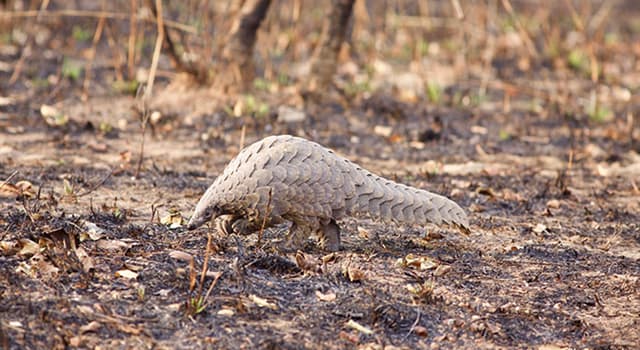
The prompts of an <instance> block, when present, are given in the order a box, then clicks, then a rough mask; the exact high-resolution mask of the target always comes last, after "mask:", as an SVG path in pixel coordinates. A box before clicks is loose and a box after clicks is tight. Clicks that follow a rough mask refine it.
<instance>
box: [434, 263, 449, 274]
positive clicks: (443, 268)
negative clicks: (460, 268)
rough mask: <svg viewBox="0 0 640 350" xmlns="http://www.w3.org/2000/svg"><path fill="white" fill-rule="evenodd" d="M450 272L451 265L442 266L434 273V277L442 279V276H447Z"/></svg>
mask: <svg viewBox="0 0 640 350" xmlns="http://www.w3.org/2000/svg"><path fill="white" fill-rule="evenodd" d="M449 271H451V266H449V265H440V266H438V267H437V268H436V270H435V271H434V272H433V275H434V276H437V277H441V276H444V275H445V274H447V272H449Z"/></svg>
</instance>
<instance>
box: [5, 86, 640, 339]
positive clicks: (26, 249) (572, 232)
mask: <svg viewBox="0 0 640 350" xmlns="http://www.w3.org/2000/svg"><path fill="white" fill-rule="evenodd" d="M369 102H372V100H371V101H369ZM133 103H134V101H133V100H132V99H129V98H124V97H121V98H118V99H116V100H114V99H108V100H100V99H96V100H93V101H89V102H88V103H87V104H82V105H78V104H74V105H70V106H66V107H65V108H66V109H65V110H66V111H67V113H68V114H69V115H72V116H74V117H73V118H71V120H70V121H69V123H68V124H66V125H65V126H63V127H58V128H54V127H51V126H48V125H46V124H45V123H44V121H42V119H35V121H30V120H28V119H27V118H25V119H24V120H22V122H23V123H22V124H21V125H22V126H24V127H25V129H26V130H28V131H26V132H23V133H17V134H9V133H5V134H4V135H3V139H2V145H1V147H0V149H1V156H2V158H1V159H2V163H1V165H2V168H0V169H1V170H0V178H9V177H10V175H11V173H12V172H14V171H17V174H16V175H14V176H13V177H12V178H11V179H10V181H9V183H13V184H15V183H17V182H18V181H19V180H25V181H28V182H30V183H31V184H33V186H34V188H33V189H32V190H31V191H32V193H31V195H29V196H26V195H23V196H18V198H17V199H16V196H13V197H12V196H8V195H5V196H4V198H3V200H2V202H1V205H2V206H1V210H0V224H1V225H2V226H1V231H0V233H1V235H2V236H1V241H2V244H3V246H2V249H3V254H2V256H1V257H0V259H1V260H0V261H1V264H0V268H1V269H2V274H0V276H1V277H0V278H1V281H2V282H1V284H0V286H1V287H0V288H1V289H0V293H1V294H0V295H1V296H2V298H1V299H0V300H1V302H0V319H1V320H2V324H1V326H2V328H1V333H0V334H1V337H0V340H1V341H2V344H3V346H4V347H5V348H23V347H25V348H51V347H56V348H62V347H66V346H72V347H75V346H80V347H89V348H91V347H94V346H97V345H100V346H103V347H109V348H113V347H125V348H144V347H148V348H151V347H160V348H163V347H167V348H173V347H180V348H201V347H233V348H237V347H244V348H254V347H260V348H313V347H318V346H320V347H329V348H344V347H352V346H354V345H355V344H358V345H362V346H365V347H371V348H379V347H381V346H389V345H395V346H400V347H403V346H404V347H421V348H428V347H432V348H433V347H443V348H460V347H464V348H475V347H493V346H495V347H520V346H524V345H528V346H543V345H545V346H551V347H560V348H562V347H576V348H587V347H588V348H633V347H635V346H636V345H637V344H638V343H639V342H640V336H639V335H638V332H637V329H638V327H640V324H639V321H640V316H639V315H640V293H639V287H640V281H639V276H640V227H639V224H638V222H640V215H639V214H638V213H639V207H638V205H639V204H638V203H639V202H640V200H639V199H640V195H639V194H638V190H637V187H636V186H637V177H635V176H636V175H637V170H634V168H633V167H637V166H638V164H639V163H638V159H637V158H635V159H632V158H628V157H633V155H634V154H636V153H634V152H632V151H631V150H629V145H628V144H623V143H617V142H611V141H609V140H608V139H606V138H605V137H604V136H603V135H602V133H603V132H605V131H602V132H601V131H599V130H597V129H588V128H579V127H572V126H571V125H570V124H569V122H567V121H566V120H564V119H560V118H552V117H550V118H547V119H546V120H544V121H540V120H539V119H538V118H531V117H527V116H526V115H521V116H518V118H520V119H519V123H520V124H521V126H520V128H521V130H523V134H519V135H513V136H512V137H510V138H509V139H506V140H500V139H499V138H496V137H495V130H498V129H499V128H498V127H499V124H501V123H503V122H504V121H503V120H500V119H499V118H497V117H492V116H491V115H490V114H482V115H474V114H469V113H463V112H457V111H455V110H444V109H431V108H427V109H424V108H422V109H419V108H416V107H411V106H403V108H406V115H405V117H404V118H405V119H404V120H403V122H402V123H396V122H395V121H394V120H392V119H390V117H386V118H385V117H369V119H368V120H369V122H371V123H375V124H379V123H385V124H390V125H394V126H395V127H394V133H395V134H397V137H396V138H395V139H393V140H394V141H389V138H385V137H381V136H378V135H376V134H374V133H372V132H371V129H372V126H371V125H370V124H368V123H362V122H359V121H361V120H363V119H364V120H367V119H366V118H367V117H366V114H367V111H366V110H367V109H366V108H364V107H363V108H357V107H356V108H353V109H352V110H348V111H343V112H341V113H335V111H334V110H333V109H321V108H318V109H317V110H315V111H314V118H313V120H315V122H313V121H311V120H310V119H308V120H307V121H305V122H303V123H302V124H296V125H295V126H292V125H291V124H282V123H277V122H275V121H273V120H269V118H267V119H264V120H257V119H254V118H250V117H246V118H236V117H233V116H226V115H224V113H218V114H215V115H209V116H206V117H203V118H195V119H193V120H191V121H190V123H191V124H187V123H185V122H184V121H183V120H180V119H171V118H167V120H166V121H163V122H160V123H158V124H157V125H155V129H156V130H155V136H153V135H151V136H148V137H147V142H146V144H145V156H146V160H145V161H144V163H143V168H142V172H141V173H140V174H139V176H138V177H137V178H134V177H133V176H134V174H135V170H136V156H135V154H137V150H138V147H139V140H140V132H139V127H138V126H137V124H136V117H135V116H134V113H133V112H132V109H131V106H132V105H133ZM86 106H91V107H90V108H87V107H86ZM97 116H99V117H97ZM445 116H446V124H445V125H444V126H443V127H442V128H440V129H438V130H434V128H433V125H434V123H435V124H437V123H436V120H437V119H438V118H443V119H444V118H445ZM120 119H122V120H124V121H126V126H125V122H124V121H120V122H119V121H118V120H120ZM100 121H103V122H104V121H109V122H110V123H112V124H114V125H117V124H118V123H120V126H121V128H118V129H117V130H116V131H113V130H112V131H111V132H109V133H103V132H100V131H99V130H97V129H96V125H97V124H98V123H99V122H100ZM394 123H395V124H394ZM242 124H245V125H249V126H248V127H247V129H246V142H247V143H248V142H251V141H253V140H255V139H258V138H259V137H262V136H265V135H267V134H274V133H282V132H291V133H296V134H303V135H306V136H307V137H309V138H312V139H314V140H317V141H319V142H321V143H323V144H325V145H328V146H331V147H334V148H335V149H336V150H337V151H339V152H340V153H342V154H344V155H346V156H347V157H349V158H351V159H353V160H355V161H357V162H359V163H361V164H362V165H364V166H365V167H368V168H370V169H371V170H373V171H375V172H377V173H380V174H384V175H385V176H388V177H391V178H394V179H397V180H399V181H402V182H405V183H408V184H411V185H413V186H417V187H420V188H425V189H430V190H432V191H436V192H439V193H443V194H446V195H448V196H450V197H451V198H453V199H454V200H456V201H457V202H458V203H460V204H461V205H462V206H463V207H465V208H467V210H468V212H469V214H470V217H471V222H472V227H473V232H472V234H471V235H469V236H463V235H460V234H458V233H457V232H455V231H451V230H448V229H446V228H438V227H432V226H427V227H425V228H422V227H414V228H406V227H396V226H393V225H392V226H388V225H385V224H382V223H375V222H371V221H370V220H367V219H362V220H353V219H350V220H346V221H345V222H344V223H343V228H344V237H345V238H344V249H343V250H342V251H341V252H339V253H338V254H336V255H335V256H332V257H327V256H325V254H324V253H323V252H321V251H319V250H318V249H317V248H316V247H315V246H314V245H313V244H312V243H310V244H309V245H308V246H307V248H306V249H305V252H304V254H303V255H299V256H298V258H299V260H298V261H297V260H296V258H295V257H294V256H283V255H279V254H277V253H275V252H273V251H272V250H271V249H270V248H269V247H268V246H267V247H263V246H262V243H263V242H265V241H266V242H268V240H269V237H270V235H274V234H279V232H277V230H276V231H273V232H267V233H265V237H264V238H263V241H262V242H258V241H257V239H256V237H237V238H233V237H220V236H218V235H217V234H216V235H215V237H214V239H213V242H212V245H213V247H214V252H213V254H212V256H211V259H210V260H209V263H208V269H209V272H210V273H209V276H208V277H207V279H206V280H205V288H207V287H208V286H209V285H210V283H212V280H213V279H214V278H215V277H216V276H219V279H218V280H217V282H216V284H215V286H214V287H213V289H212V292H211V295H210V296H209V298H208V305H207V306H206V308H205V309H204V310H203V311H202V312H200V313H197V314H195V315H187V308H186V306H187V303H188V300H189V298H190V296H192V295H193V294H190V293H189V283H190V282H189V281H190V278H189V267H188V263H187V262H186V261H184V258H183V257H182V256H183V255H176V253H175V252H176V251H180V252H183V253H186V254H190V255H191V256H193V257H194V258H195V262H196V263H195V265H196V268H198V269H199V267H200V266H201V264H202V262H203V256H204V251H205V247H206V242H207V235H206V233H207V231H210V229H209V228H203V229H199V230H197V231H195V232H186V231H185V230H184V228H183V227H177V228H170V227H169V226H168V224H163V223H161V222H160V221H161V219H163V218H165V217H166V216H167V214H168V213H169V212H174V213H177V215H178V216H179V215H180V214H182V215H184V216H188V215H189V213H190V211H191V210H192V208H193V206H194V204H195V202H196V201H197V199H198V197H199V195H200V194H201V193H202V192H203V190H204V189H205V188H206V187H207V186H208V184H209V183H210V182H211V181H212V179H213V178H214V177H215V176H216V175H217V174H219V173H220V172H221V170H222V168H223V166H224V164H226V162H227V161H228V160H229V159H230V158H231V157H233V155H234V154H235V153H237V151H238V143H239V140H240V134H241V127H240V125H242ZM336 125H340V126H342V127H341V128H342V132H340V131H338V130H337V127H336ZM470 126H473V127H470ZM268 128H271V129H270V130H269V131H268V132H267V131H265V129H268ZM412 130H420V133H419V134H420V135H418V138H417V139H412V136H411V133H412ZM470 130H475V132H472V131H470ZM611 130H613V129H611ZM611 130H609V132H612V131H611ZM524 131H526V134H525V133H524ZM202 134H207V135H218V136H217V137H215V136H214V137H212V138H210V139H207V140H205V141H203V139H206V137H205V138H202V137H200V135H202ZM429 135H431V136H429ZM434 135H435V136H434ZM420 137H422V141H420ZM409 141H413V142H409ZM569 150H573V151H572V152H573V153H572V155H570V154H569ZM625 150H627V151H625ZM132 154H133V155H134V156H131V155H132ZM617 154H622V155H623V156H622V157H618V156H616V155H617ZM635 156H636V157H637V154H636V155H635ZM570 157H571V159H570ZM65 183H66V184H65ZM163 222H166V221H163ZM96 226H97V227H96ZM402 259H405V260H408V263H405V264H404V265H403V264H401V263H399V261H402ZM218 274H219V275H218ZM350 321H355V322H357V323H358V324H360V325H362V326H363V327H366V328H368V329H369V330H370V331H371V333H370V334H369V333H367V332H364V333H363V332H361V331H358V330H355V329H353V328H351V327H350V326H349V322H350Z"/></svg>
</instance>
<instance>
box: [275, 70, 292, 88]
mask: <svg viewBox="0 0 640 350" xmlns="http://www.w3.org/2000/svg"><path fill="white" fill-rule="evenodd" d="M278 84H280V85H282V86H286V85H289V84H291V81H290V79H289V76H288V75H286V74H285V73H282V72H281V73H278Z"/></svg>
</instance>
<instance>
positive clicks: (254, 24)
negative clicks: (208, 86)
mask: <svg viewBox="0 0 640 350" xmlns="http://www.w3.org/2000/svg"><path fill="white" fill-rule="evenodd" d="M270 4H271V0H246V1H245V2H244V3H243V4H242V9H241V10H240V14H239V15H238V18H237V19H236V21H235V22H234V23H233V26H232V27H231V31H230V34H229V36H228V39H227V41H226V44H225V46H224V48H223V50H222V59H223V61H224V62H223V66H224V67H225V69H224V71H219V72H218V78H217V79H216V84H217V85H218V86H220V87H222V88H223V89H225V90H228V89H229V88H231V87H238V86H239V87H241V88H242V89H244V88H246V87H247V86H248V85H249V84H250V83H251V82H252V81H253V79H254V76H255V66H254V63H253V48H254V46H255V43H256V37H257V31H258V28H259V27H260V23H262V21H263V20H264V18H265V17H266V15H267V11H268V10H269V5H270Z"/></svg>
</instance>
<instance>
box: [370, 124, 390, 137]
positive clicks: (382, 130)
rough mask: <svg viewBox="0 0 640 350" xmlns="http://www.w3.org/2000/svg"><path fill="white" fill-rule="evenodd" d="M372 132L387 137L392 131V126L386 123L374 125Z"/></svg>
mask: <svg viewBox="0 0 640 350" xmlns="http://www.w3.org/2000/svg"><path fill="white" fill-rule="evenodd" d="M373 133H374V134H376V135H379V136H383V137H389V136H391V133H393V128H392V127H390V126H386V125H376V126H375V127H374V128H373Z"/></svg>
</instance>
